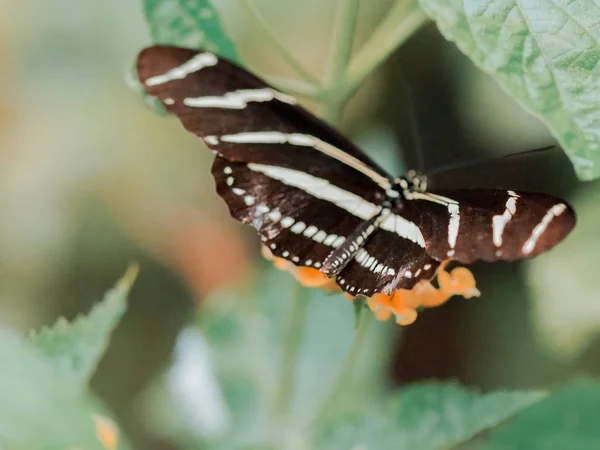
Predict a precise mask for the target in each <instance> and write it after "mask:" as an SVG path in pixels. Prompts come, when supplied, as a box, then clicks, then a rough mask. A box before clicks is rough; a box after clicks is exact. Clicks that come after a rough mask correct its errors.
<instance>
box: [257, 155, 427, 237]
mask: <svg viewBox="0 0 600 450" xmlns="http://www.w3.org/2000/svg"><path fill="white" fill-rule="evenodd" d="M248 168H249V169H250V170H252V171H254V172H260V173H263V174H265V175H267V176H268V177H270V178H273V179H276V180H279V181H281V182H282V183H284V184H286V185H288V186H293V187H296V188H298V189H301V190H303V191H304V192H306V193H307V194H310V195H312V196H313V197H316V198H319V199H321V200H325V201H328V202H331V203H333V204H334V205H336V206H338V207H340V208H342V209H344V210H346V211H348V212H349V213H350V214H353V215H354V216H356V217H359V218H361V219H363V220H370V219H371V218H373V217H374V216H377V215H378V214H379V213H380V211H381V207H380V206H377V205H375V204H373V203H370V202H368V201H366V200H364V199H363V198H361V197H360V196H358V195H356V194H353V193H352V192H349V191H346V190H344V189H341V188H339V187H337V186H335V185H332V184H331V183H329V181H327V180H324V179H322V178H317V177H315V176H313V175H310V174H307V173H305V172H301V171H299V170H294V169H288V168H285V167H279V166H267V165H263V164H253V163H250V164H248ZM379 227H380V228H382V229H384V230H387V231H391V232H392V233H396V234H398V235H399V236H402V237H403V238H405V239H409V240H411V241H412V242H415V243H417V244H418V245H419V246H421V247H423V248H425V239H424V238H423V235H422V233H421V230H419V228H418V227H417V226H416V225H415V224H414V223H413V222H410V221H408V220H406V219H405V218H403V217H401V216H399V215H397V214H388V215H387V216H386V217H385V219H384V220H383V221H382V222H381V224H380V225H379ZM313 239H315V240H316V236H315V237H314V238H313Z"/></svg>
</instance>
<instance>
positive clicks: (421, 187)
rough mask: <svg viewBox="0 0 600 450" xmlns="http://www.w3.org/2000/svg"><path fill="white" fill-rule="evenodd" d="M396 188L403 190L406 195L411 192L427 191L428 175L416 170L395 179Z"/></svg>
mask: <svg viewBox="0 0 600 450" xmlns="http://www.w3.org/2000/svg"><path fill="white" fill-rule="evenodd" d="M394 188H395V189H396V190H397V191H399V192H401V193H402V194H403V195H404V197H406V196H407V194H409V193H410V192H415V191H416V192H425V191H426V190H427V176H426V175H423V174H421V173H418V172H416V171H414V170H409V171H408V173H407V174H406V175H405V176H403V177H399V178H396V179H395V180H394Z"/></svg>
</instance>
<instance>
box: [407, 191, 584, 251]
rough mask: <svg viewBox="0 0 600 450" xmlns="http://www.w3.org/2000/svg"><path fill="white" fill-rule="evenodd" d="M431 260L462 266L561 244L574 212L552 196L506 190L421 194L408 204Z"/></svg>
mask: <svg viewBox="0 0 600 450" xmlns="http://www.w3.org/2000/svg"><path fill="white" fill-rule="evenodd" d="M407 208H408V209H409V210H410V214H411V215H413V217H414V220H415V221H416V222H417V223H418V224H419V228H420V229H421V231H422V232H423V235H424V237H425V241H426V243H427V252H428V253H429V255H431V256H432V257H434V258H436V259H438V260H443V259H452V260H455V261H459V262H462V263H471V262H473V261H475V260H478V259H482V260H484V261H497V260H507V261H511V260H517V259H522V258H528V257H532V256H535V255H537V254H539V253H541V252H544V251H546V250H549V249H550V248H551V247H553V246H554V245H556V244H557V243H558V242H560V241H561V240H562V239H564V237H565V236H566V235H567V234H568V233H569V232H570V231H571V229H572V228H573V227H574V226H575V213H574V212H573V210H572V209H571V207H570V206H568V205H567V204H566V203H565V202H563V201H562V200H560V199H558V198H556V197H553V196H551V195H545V194H536V193H528V192H520V191H512V190H504V189H463V190H448V191H436V192H431V193H423V194H420V195H418V196H417V198H416V199H413V200H411V201H409V202H407Z"/></svg>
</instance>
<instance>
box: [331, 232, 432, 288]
mask: <svg viewBox="0 0 600 450" xmlns="http://www.w3.org/2000/svg"><path fill="white" fill-rule="evenodd" d="M439 264H440V263H439V262H438V261H436V260H435V259H434V258H432V257H431V256H429V255H428V254H427V253H426V252H425V251H424V249H423V247H421V245H419V243H417V242H413V241H411V240H410V239H406V238H403V237H402V236H400V235H399V234H398V233H397V232H393V231H389V230H386V229H382V228H379V229H378V230H377V231H376V232H375V233H374V234H373V236H372V237H371V238H370V239H369V240H368V241H367V243H366V244H365V246H364V247H363V248H361V249H360V250H358V252H357V253H356V255H355V256H354V258H353V259H352V260H351V261H350V263H348V265H347V266H345V268H344V269H343V270H342V272H341V273H340V274H339V276H338V277H337V279H336V281H337V283H338V285H339V286H340V288H342V290H344V291H345V292H348V293H349V294H352V295H359V294H360V295H365V296H367V297H370V296H371V295H373V294H376V293H378V292H383V293H386V294H391V293H392V292H394V291H395V290H397V289H412V288H413V286H414V285H415V284H416V283H417V282H418V281H420V280H429V279H431V278H432V277H433V276H434V274H435V271H436V270H437V268H438V266H439Z"/></svg>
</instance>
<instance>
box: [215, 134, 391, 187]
mask: <svg viewBox="0 0 600 450" xmlns="http://www.w3.org/2000/svg"><path fill="white" fill-rule="evenodd" d="M221 141H222V142H231V143H235V144H292V145H297V146H300V147H312V148H314V149H315V150H318V151H320V152H321V153H323V154H325V155H327V156H330V157H331V158H334V159H336V160H338V161H340V162H341V163H343V164H346V165H347V166H348V167H352V168H353V169H355V170H357V171H359V172H360V173H362V174H363V175H366V176H367V177H369V178H370V179H372V180H373V181H374V182H375V183H377V184H378V185H379V186H381V187H382V188H383V189H385V190H386V191H387V190H391V188H392V185H391V182H390V180H388V179H387V178H386V177H384V176H382V175H379V174H378V173H377V172H375V171H374V170H373V169H371V168H370V167H369V166H367V165H366V164H365V163H363V162H362V161H360V160H358V159H356V158H355V157H354V156H352V155H349V154H348V153H346V152H344V151H342V150H340V149H339V148H336V147H334V146H333V145H331V144H328V143H327V142H325V141H322V140H321V139H319V138H316V137H314V136H311V135H308V134H302V133H281V132H279V131H251V132H244V133H237V134H226V135H223V136H221Z"/></svg>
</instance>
